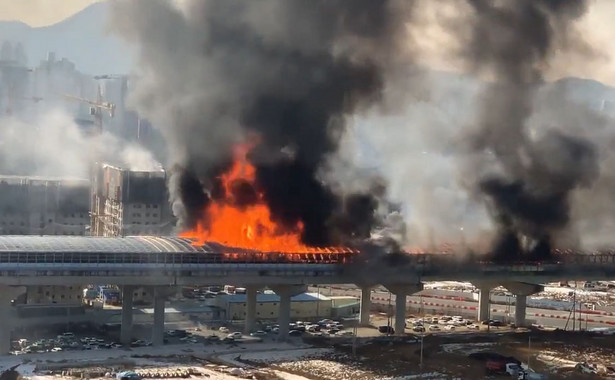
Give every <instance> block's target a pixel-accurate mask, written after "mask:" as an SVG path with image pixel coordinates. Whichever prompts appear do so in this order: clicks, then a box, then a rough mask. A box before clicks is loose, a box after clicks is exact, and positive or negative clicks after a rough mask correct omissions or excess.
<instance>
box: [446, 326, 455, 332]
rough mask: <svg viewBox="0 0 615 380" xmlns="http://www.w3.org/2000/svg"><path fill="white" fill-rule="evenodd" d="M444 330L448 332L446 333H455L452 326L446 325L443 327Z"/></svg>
mask: <svg viewBox="0 0 615 380" xmlns="http://www.w3.org/2000/svg"><path fill="white" fill-rule="evenodd" d="M444 330H448V331H455V326H453V325H446V326H445V327H444Z"/></svg>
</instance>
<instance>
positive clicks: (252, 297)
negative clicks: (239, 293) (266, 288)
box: [243, 286, 258, 334]
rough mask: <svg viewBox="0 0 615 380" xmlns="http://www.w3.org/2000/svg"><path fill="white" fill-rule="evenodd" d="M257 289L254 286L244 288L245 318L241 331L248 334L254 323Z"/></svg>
mask: <svg viewBox="0 0 615 380" xmlns="http://www.w3.org/2000/svg"><path fill="white" fill-rule="evenodd" d="M257 291H258V289H257V288H256V287H254V286H248V287H247V288H246V320H245V325H244V330H243V332H244V333H245V334H250V333H251V332H252V331H253V330H254V325H255V324H256V294H257Z"/></svg>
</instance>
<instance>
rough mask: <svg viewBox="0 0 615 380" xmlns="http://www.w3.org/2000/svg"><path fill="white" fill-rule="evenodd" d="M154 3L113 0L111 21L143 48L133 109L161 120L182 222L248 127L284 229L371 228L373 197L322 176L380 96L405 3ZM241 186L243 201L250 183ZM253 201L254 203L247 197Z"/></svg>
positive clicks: (312, 234) (339, 231)
mask: <svg viewBox="0 0 615 380" xmlns="http://www.w3.org/2000/svg"><path fill="white" fill-rule="evenodd" d="M184 3H185V4H184V6H182V8H181V9H179V8H176V7H175V6H174V5H172V3H170V2H164V1H157V0H138V1H123V2H118V3H117V4H116V5H115V7H114V8H115V9H114V12H113V24H114V25H113V26H114V28H115V29H116V30H118V31H119V33H120V34H122V35H123V36H125V37H126V38H127V39H128V40H129V41H132V42H135V43H136V44H137V46H138V47H139V49H140V66H141V67H140V70H139V74H140V78H139V80H138V83H137V88H136V91H135V94H134V97H133V102H134V104H135V106H136V108H137V109H138V110H139V111H140V112H141V113H143V114H144V115H145V116H146V117H147V118H148V119H150V120H152V121H154V122H155V123H156V124H157V125H158V126H159V127H161V128H163V130H164V133H165V135H166V138H167V140H168V142H169V144H170V151H171V152H172V160H173V162H172V164H176V165H177V166H176V167H177V170H176V171H175V174H174V176H173V178H171V180H170V185H171V188H170V193H171V197H172V201H173V203H174V210H175V213H176V214H177V215H178V216H179V217H180V222H181V223H182V226H183V227H184V228H191V227H193V226H194V225H195V223H196V222H197V221H198V220H201V218H202V213H203V209H204V207H205V206H206V205H207V203H208V202H210V201H211V199H215V198H216V197H217V194H218V195H219V193H218V191H219V190H220V186H219V183H218V180H217V176H219V175H220V174H221V173H223V172H224V171H225V170H227V169H228V168H229V163H230V162H231V160H232V147H233V146H234V145H236V144H237V143H239V142H242V141H245V140H246V137H247V136H249V135H251V134H256V135H257V136H258V139H259V140H258V141H259V143H258V144H257V145H256V147H255V148H254V149H253V151H252V152H251V153H250V155H249V159H250V161H251V162H252V163H253V164H254V165H255V167H256V169H257V173H256V177H257V186H258V187H259V189H258V190H259V191H261V192H263V193H264V197H265V200H266V202H267V203H268V205H269V206H270V208H271V210H272V215H273V218H274V219H275V221H277V222H278V223H280V224H281V225H283V226H289V228H290V227H291V226H296V224H297V222H299V221H301V222H302V223H303V225H304V234H303V240H304V242H305V243H308V244H311V245H327V244H334V243H338V242H342V241H344V240H345V239H348V238H353V237H365V236H367V235H368V234H369V231H370V229H371V228H370V225H371V223H372V222H373V214H374V208H375V201H374V197H373V196H372V195H371V194H369V193H365V194H363V193H362V194H352V195H350V196H349V197H347V198H344V199H342V198H341V197H340V196H339V195H337V194H334V193H333V192H332V191H331V190H330V188H329V187H328V186H327V184H325V183H323V182H322V181H321V180H319V179H318V176H317V173H318V170H319V169H320V168H322V166H323V164H324V163H325V161H326V159H327V157H328V156H329V155H331V154H334V153H335V152H336V151H337V149H338V143H339V138H340V136H341V135H342V134H343V132H344V130H345V128H346V121H345V118H346V117H347V116H349V115H352V114H353V113H355V112H356V111H357V110H358V109H361V108H364V107H367V106H370V105H372V104H374V102H376V101H378V100H379V99H380V97H381V92H382V89H383V84H384V83H383V82H384V79H383V76H384V75H383V73H384V72H385V71H386V69H387V67H388V65H389V64H390V63H391V61H392V60H394V57H395V56H396V52H397V51H398V49H397V47H398V45H399V44H401V43H408V41H406V40H405V39H404V38H403V37H404V33H405V23H406V22H407V21H408V19H409V16H410V14H411V12H410V9H409V8H410V7H411V4H412V2H411V1H408V0H401V1H394V0H378V1H374V0H312V1H305V0H264V1H245V0H194V1H187V2H184ZM245 186H246V184H245V183H244V184H239V185H237V187H236V191H237V192H238V194H240V195H241V196H240V198H241V200H242V203H241V205H246V204H249V202H251V201H253V200H254V194H255V192H254V189H246V188H245ZM246 202H247V203H246Z"/></svg>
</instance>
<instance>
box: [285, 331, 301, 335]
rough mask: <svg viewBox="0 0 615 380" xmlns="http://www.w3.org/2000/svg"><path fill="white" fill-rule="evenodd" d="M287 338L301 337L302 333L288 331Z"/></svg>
mask: <svg viewBox="0 0 615 380" xmlns="http://www.w3.org/2000/svg"><path fill="white" fill-rule="evenodd" d="M288 335H289V336H301V335H303V332H301V331H299V330H290V331H289V332H288Z"/></svg>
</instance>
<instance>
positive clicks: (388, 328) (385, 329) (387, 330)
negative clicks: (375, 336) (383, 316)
mask: <svg viewBox="0 0 615 380" xmlns="http://www.w3.org/2000/svg"><path fill="white" fill-rule="evenodd" d="M378 332H380V333H381V334H395V329H393V327H392V326H387V325H383V326H378Z"/></svg>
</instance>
